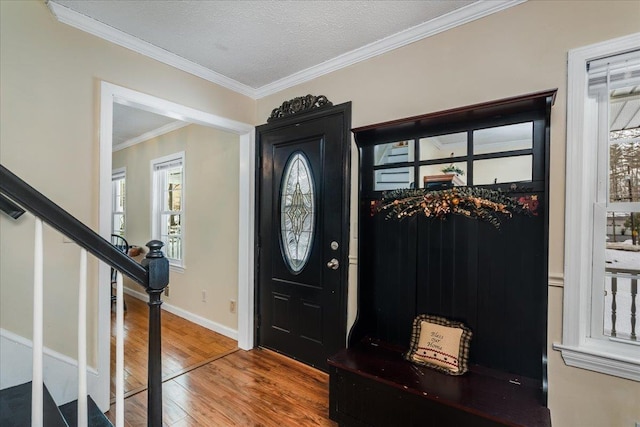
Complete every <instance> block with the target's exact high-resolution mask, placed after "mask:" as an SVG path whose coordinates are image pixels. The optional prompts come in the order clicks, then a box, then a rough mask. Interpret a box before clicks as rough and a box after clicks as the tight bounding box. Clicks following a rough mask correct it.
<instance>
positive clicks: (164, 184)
mask: <svg viewBox="0 0 640 427" xmlns="http://www.w3.org/2000/svg"><path fill="white" fill-rule="evenodd" d="M151 170H152V183H153V206H152V209H153V212H152V233H151V234H152V236H153V238H154V239H157V240H161V241H162V242H164V248H163V249H164V252H165V256H166V257H167V258H168V259H169V263H170V265H172V266H174V267H178V268H184V152H180V153H176V154H172V155H170V156H166V157H163V158H160V159H155V160H152V161H151Z"/></svg>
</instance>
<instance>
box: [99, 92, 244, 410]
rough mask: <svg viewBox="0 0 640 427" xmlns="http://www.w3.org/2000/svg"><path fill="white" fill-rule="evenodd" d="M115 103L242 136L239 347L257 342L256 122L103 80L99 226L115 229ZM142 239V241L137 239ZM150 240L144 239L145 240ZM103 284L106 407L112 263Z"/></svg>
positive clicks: (103, 401) (105, 400)
mask: <svg viewBox="0 0 640 427" xmlns="http://www.w3.org/2000/svg"><path fill="white" fill-rule="evenodd" d="M114 104H119V105H125V106H128V107H133V108H137V109H140V110H143V111H146V112H150V113H155V114H158V115H162V116H166V117H170V118H173V119H175V120H180V121H184V122H187V123H189V124H196V125H201V126H204V127H208V128H214V129H217V130H221V131H224V132H229V133H232V134H235V135H237V138H238V141H239V165H238V170H239V199H238V213H239V215H238V217H239V218H238V225H239V226H238V230H237V236H238V272H237V275H238V293H237V319H238V323H237V325H238V326H237V331H236V332H235V333H236V337H237V340H238V347H239V348H241V349H245V350H248V349H250V348H252V347H253V311H254V309H253V305H254V303H253V268H254V267H253V263H254V260H253V224H254V215H255V214H254V209H255V208H254V204H255V203H254V191H255V190H254V187H255V184H254V182H255V177H254V176H255V172H254V169H255V168H254V163H255V162H254V156H253V153H254V127H253V126H251V125H249V124H246V123H241V122H237V121H234V120H230V119H227V118H224V117H220V116H216V115H213V114H209V113H206V112H203V111H200V110H196V109H193V108H190V107H186V106H184V105H180V104H176V103H173V102H170V101H167V100H164V99H161V98H157V97H154V96H150V95H147V94H144V93H141V92H137V91H134V90H131V89H127V88H124V87H120V86H117V85H114V84H111V83H107V82H101V100H100V184H99V187H100V193H99V232H100V234H101V235H102V236H103V237H105V238H108V237H109V235H110V234H111V231H112V230H111V221H112V218H111V217H112V210H111V195H112V184H111V183H112V166H113V163H112V154H113V153H112V141H113V117H114ZM136 243H137V242H136ZM144 243H146V242H143V243H142V244H144ZM99 269H100V270H99V290H98V307H99V308H98V343H97V344H98V360H97V367H98V379H97V381H96V384H95V386H94V387H93V389H92V390H91V394H92V396H93V398H94V400H95V401H96V403H97V404H98V406H99V407H100V409H102V410H107V409H108V408H109V389H110V335H111V321H110V312H111V304H110V299H111V297H110V285H109V281H110V274H109V268H108V267H107V266H106V265H100V267H99Z"/></svg>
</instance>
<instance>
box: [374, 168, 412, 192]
mask: <svg viewBox="0 0 640 427" xmlns="http://www.w3.org/2000/svg"><path fill="white" fill-rule="evenodd" d="M374 180H375V184H374V187H373V189H374V190H375V191H388V190H396V189H398V188H414V187H415V186H414V183H413V168H412V167H404V168H391V169H380V170H377V171H374Z"/></svg>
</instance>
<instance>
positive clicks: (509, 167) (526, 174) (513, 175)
mask: <svg viewBox="0 0 640 427" xmlns="http://www.w3.org/2000/svg"><path fill="white" fill-rule="evenodd" d="M532 170H533V156H532V155H526V156H514V157H502V158H498V159H486V160H475V161H474V162H473V185H488V184H500V183H503V182H518V181H531V180H532V179H533V177H532Z"/></svg>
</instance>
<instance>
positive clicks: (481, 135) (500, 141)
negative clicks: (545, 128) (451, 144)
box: [473, 122, 533, 182]
mask: <svg viewBox="0 0 640 427" xmlns="http://www.w3.org/2000/svg"><path fill="white" fill-rule="evenodd" d="M532 147H533V122H525V123H517V124H515V125H506V126H496V127H492V128H487V129H480V130H476V131H473V154H486V153H500V152H503V151H515V150H528V149H531V148H532ZM474 182H475V179H474Z"/></svg>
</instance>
